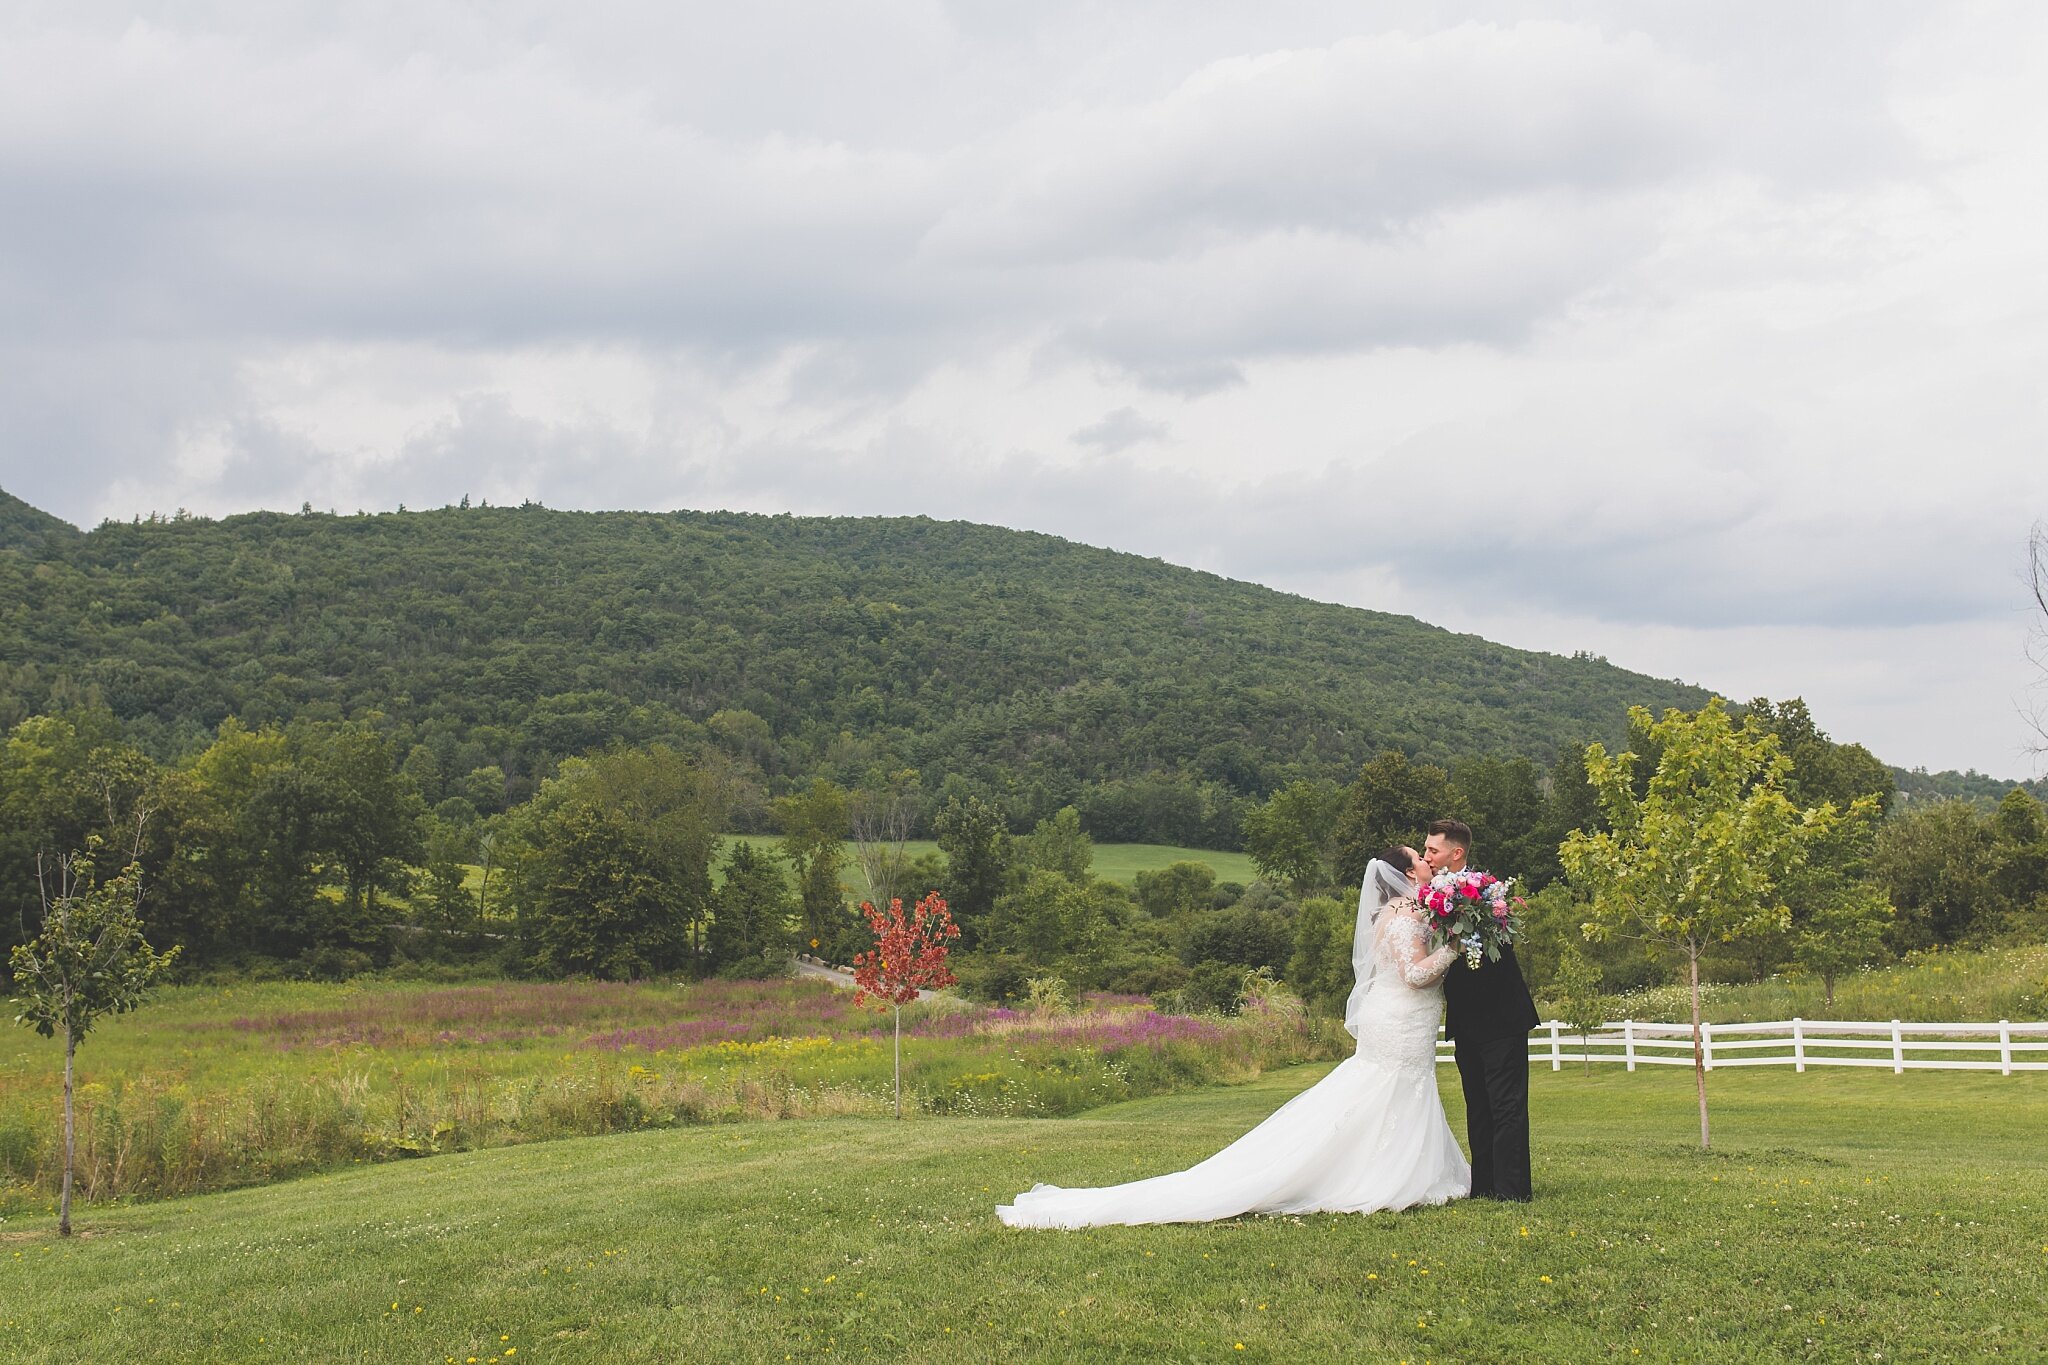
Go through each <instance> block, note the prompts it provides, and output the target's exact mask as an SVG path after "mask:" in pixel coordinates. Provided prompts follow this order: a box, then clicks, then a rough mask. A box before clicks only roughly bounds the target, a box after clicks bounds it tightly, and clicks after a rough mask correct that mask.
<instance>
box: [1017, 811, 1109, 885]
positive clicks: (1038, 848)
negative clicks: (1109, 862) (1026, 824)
mask: <svg viewBox="0 0 2048 1365" xmlns="http://www.w3.org/2000/svg"><path fill="white" fill-rule="evenodd" d="M1017 863H1018V865H1019V866H1020V867H1024V868H1036V869H1038V870H1039V871H1043V872H1057V873H1059V874H1060V875H1061V876H1063V877H1065V878H1067V879H1068V880H1069V881H1076V882H1083V881H1086V880H1088V876H1089V872H1090V870H1091V869H1092V868H1093V867H1094V866H1095V841H1094V840H1093V839H1090V838H1089V837H1088V836H1087V835H1086V834H1085V833H1083V832H1082V829H1081V813H1080V812H1079V811H1077V810H1075V809H1074V808H1073V807H1072V806H1062V807H1061V808H1060V810H1059V811H1058V812H1057V813H1056V814H1054V815H1051V816H1048V817H1047V818H1045V819H1043V820H1040V821H1039V822H1038V823H1037V824H1036V825H1035V826H1033V827H1032V830H1031V833H1029V834H1027V835H1025V836H1024V837H1023V838H1022V839H1021V840H1019V841H1018V848H1017Z"/></svg>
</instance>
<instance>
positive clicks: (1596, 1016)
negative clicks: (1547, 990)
mask: <svg viewBox="0 0 2048 1365" xmlns="http://www.w3.org/2000/svg"><path fill="white" fill-rule="evenodd" d="M1551 999H1552V1000H1553V1001H1554V1002H1555V1004H1556V1006H1557V1010H1558V1015H1559V1022H1560V1023H1562V1024H1563V1025H1564V1026H1565V1027H1566V1028H1568V1029H1570V1030H1571V1031H1572V1032H1573V1033H1576V1034H1578V1035H1579V1057H1580V1060H1581V1061H1582V1062H1584V1063H1585V1069H1586V1074H1587V1075H1589V1076H1590V1075H1592V1074H1593V1057H1592V1049H1593V1034H1594V1033H1596V1032H1597V1031H1599V1029H1600V1027H1601V1026H1602V1025H1603V1024H1605V1023H1606V1022H1607V997H1606V995H1604V994H1603V993H1602V992H1601V990H1600V969H1599V967H1597V966H1595V965H1594V964H1593V962H1592V961H1591V959H1589V958H1588V957H1587V956H1586V955H1585V953H1583V952H1581V951H1580V949H1579V946H1578V945H1577V944H1575V943H1568V944H1566V945H1565V948H1564V954H1563V956H1562V957H1560V958H1559V959H1558V963H1557V974H1556V975H1555V976H1554V977H1553V978H1552V979H1551Z"/></svg>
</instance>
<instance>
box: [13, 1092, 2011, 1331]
mask: <svg viewBox="0 0 2048 1365" xmlns="http://www.w3.org/2000/svg"><path fill="white" fill-rule="evenodd" d="M1320 1073H1321V1069H1320V1068H1307V1067H1304V1068H1297V1069H1294V1070H1291V1071H1288V1072H1284V1073H1276V1074H1273V1075H1269V1076H1268V1077H1266V1078H1264V1079H1262V1080H1260V1081H1257V1082H1254V1083H1252V1084H1249V1085H1245V1086H1240V1087H1236V1088H1230V1089H1217V1090H1212V1091H1206V1092H1200V1093H1196V1094H1189V1095H1180V1096H1173V1097H1168V1098H1162V1099H1154V1100H1145V1101H1139V1102H1134V1103H1130V1104H1125V1105H1120V1106H1116V1107H1114V1108H1110V1109H1105V1110H1099V1111H1096V1112H1095V1113H1093V1114H1090V1115H1088V1116H1086V1117H1083V1118H1079V1119H1066V1120H1038V1121H1033V1120H983V1119H942V1120H933V1119H927V1120H921V1121H915V1122H909V1123H904V1124H896V1123H891V1122H888V1121H886V1120H824V1121H816V1122H785V1123H756V1124H742V1125H730V1126H719V1127H708V1128H691V1129H680V1130H668V1131H660V1132H645V1133H634V1134H627V1135H622V1136H618V1137H605V1138H582V1139H574V1140H569V1141H563V1142H554V1143H542V1144H536V1145H532V1146H526V1147H518V1148H511V1149H505V1150H497V1151H488V1152H475V1153H464V1154H458V1155H452V1156H443V1157H435V1158H431V1159H427V1160H420V1161H413V1162H406V1163H401V1164H396V1165H384V1166H375V1167H365V1168H363V1169H360V1170H351V1171H347V1172H343V1173H339V1174H333V1175H325V1176H318V1177H313V1178H309V1179H304V1180H299V1181H294V1182H289V1183H285V1184H280V1185H272V1186H268V1187H264V1188H258V1189H248V1190H240V1191H234V1192H230V1193H226V1194H217V1195H207V1196H201V1197H197V1198H191V1199H185V1200H175V1201H166V1202H162V1203H155V1204H147V1205H139V1206H133V1207H120V1208H93V1209H88V1210H85V1211H84V1213H83V1215H82V1216H81V1217H80V1219H79V1225H80V1229H81V1235H80V1236H79V1237H77V1238H74V1239H72V1240H70V1241H68V1242H63V1241H59V1240H58V1239H57V1238H56V1237H55V1236H54V1235H53V1233H52V1230H51V1225H52V1220H51V1219H50V1218H49V1217H47V1216H42V1215H37V1216H32V1217H31V1216H17V1217H15V1218H13V1219H12V1220H11V1221H8V1222H6V1223H4V1224H0V1358H5V1359H8V1360H20V1361H59V1360H62V1361H70V1360H102V1359H111V1360H152V1361H156V1360H163V1361H175V1360H192V1361H199V1360H207V1361H212V1360H249V1361H257V1360H263V1361H271V1360H291V1361H296V1360H378V1361H382V1360H405V1361H429V1362H446V1361H449V1360H454V1361H457V1362H463V1363H464V1365H467V1362H469V1361H470V1360H472V1359H475V1360H478V1361H483V1360H489V1359H496V1360H501V1361H502V1360H505V1359H507V1358H509V1359H511V1360H513V1361H515V1362H517V1365H525V1362H528V1361H534V1362H544V1363H545V1362H556V1361H633V1360H650V1361H651V1360H679V1359H745V1360H770V1361H773V1360H783V1359H805V1360H808V1359H815V1358H818V1357H821V1356H826V1355H832V1356H845V1355H855V1356H869V1355H872V1356H876V1357H881V1358H886V1359H902V1358H913V1359H931V1360H1069V1359H1089V1360H1098V1359H1101V1360H1120V1359H1121V1360H1237V1359H1255V1360H1288V1361H1292V1360H1311V1359H1315V1360H1346V1361H1378V1360H1386V1361H1395V1360H1404V1359H1406V1360H1412V1361H1416V1362H1421V1361H1424V1360H1430V1361H1438V1362H1445V1361H1499V1360H1505V1359H1511V1358H1517V1359H1527V1360H1531V1361H1576V1360H1593V1359H1599V1360H1606V1359H1612V1360H1622V1361H1633V1360H1820V1361H1848V1360H1874V1359H1882V1360H1885V1361H1899V1360H1960V1359H1972V1360H1974V1359H2000V1358H2013V1359H2038V1358H2040V1357H2041V1356H2042V1355H2043V1354H2048V1311H2044V1310H2048V1194H2044V1193H2043V1191H2042V1189H2041V1186H2040V1184H2039V1180H2038V1177H2039V1172H2040V1151H2041V1147H2040V1142H2041V1139H2040V1134H2041V1133H2042V1132H2043V1131H2044V1128H2048V1078H2037V1077H2011V1078H2002V1077H1997V1076H1977V1075H1945V1074H1925V1073H1923V1074H1915V1075H1908V1076H1905V1077H1895V1076H1891V1075H1888V1074H1877V1075H1869V1074H1860V1073H1858V1074H1844V1073H1809V1074H1807V1075H1804V1076H1798V1075H1792V1074H1788V1073H1778V1072H1771V1073H1761V1072H1751V1073H1723V1074H1718V1075H1716V1076H1715V1077H1714V1078H1713V1083H1714V1096H1715V1115H1716V1135H1717V1142H1718V1144H1719V1146H1718V1147H1717V1149H1716V1150H1715V1151H1714V1152H1713V1153H1711V1154H1703V1153H1701V1152H1700V1151H1699V1150H1698V1149H1697V1147H1696V1146H1694V1145H1693V1144H1692V1143H1691V1142H1690V1141H1689V1140H1688V1136H1689V1134H1691V1133H1692V1132H1693V1131H1694V1120H1693V1113H1692V1093H1691V1078H1690V1077H1689V1076H1687V1075H1685V1074H1683V1073H1675V1074H1674V1073H1667V1072H1639V1073H1636V1074H1634V1075H1629V1074H1627V1073H1623V1072H1618V1071H1609V1072H1604V1073H1596V1074H1595V1075H1593V1076H1592V1077H1590V1078H1587V1077H1583V1076H1580V1075H1576V1074H1573V1073H1571V1072H1569V1071H1567V1072H1565V1073H1562V1074H1552V1073H1550V1072H1548V1071H1538V1072H1536V1073H1535V1075H1534V1094H1533V1104H1534V1112H1535V1129H1536V1174H1537V1184H1538V1200H1537V1202H1536V1203H1535V1204H1533V1205H1530V1206H1526V1207H1517V1206H1507V1205H1497V1204H1462V1203H1461V1204H1454V1205H1450V1206H1447V1207H1443V1208H1436V1209H1426V1210H1421V1211H1418V1212H1414V1213H1408V1214H1401V1215H1393V1214H1380V1215H1374V1216H1370V1217H1355V1216H1354V1217H1347V1216H1315V1217H1308V1218H1284V1219H1247V1220H1241V1221H1238V1222H1233V1223H1227V1224H1218V1225H1208V1226H1195V1227H1160V1228H1114V1229H1103V1230H1098V1231H1092V1232H1080V1233H1049V1232H1021V1231H1013V1230H1010V1229H1006V1228H1004V1227H1002V1226H1001V1225H1000V1224H999V1223H998V1222H997V1221H996V1220H995V1218H994V1216H993V1215H992V1213H991V1208H992V1206H993V1205H994V1204H995V1203H996V1202H998V1201H999V1200H1000V1199H1002V1198H1004V1197H1006V1196H1008V1195H1009V1194H1012V1193H1014V1192H1015V1191H1017V1190H1019V1189H1022V1188H1024V1187H1026V1186H1028V1185H1029V1184H1031V1183H1032V1182H1033V1181H1035V1180H1041V1179H1044V1180H1051V1181H1055V1182H1058V1183H1062V1184H1083V1183H1093V1182H1104V1181H1112V1180H1118V1179H1125V1178H1130V1177H1133V1176H1138V1175H1144V1174H1151V1173H1156V1172H1159V1171H1162V1170H1167V1169H1171V1168H1175V1167H1178V1166H1181V1165H1184V1164H1186V1163H1188V1162H1190V1161H1193V1160H1195V1159H1197V1158H1199V1157H1201V1156H1203V1155H1206V1154H1207V1153H1209V1152H1211V1151H1213V1150H1214V1149H1215V1148H1217V1147H1218V1146H1220V1145H1222V1144H1223V1143H1224V1142H1226V1141H1227V1140H1229V1138H1230V1137H1232V1136H1233V1135H1235V1134H1236V1133H1238V1132H1240V1131H1242V1130H1243V1129H1244V1128H1245V1127H1247V1126H1249V1125H1250V1124H1251V1123H1253V1122H1255V1121H1256V1120H1257V1119H1258V1118H1260V1117H1262V1116H1263V1115H1264V1114H1266V1113H1268V1112H1270V1111H1271V1109H1272V1108H1273V1107H1274V1106H1276V1105H1277V1104H1278V1103H1279V1102H1280V1101H1281V1100H1282V1099H1284V1098H1285V1097H1286V1096H1287V1095H1289V1094H1291V1093H1293V1092H1294V1091H1296V1090H1298V1089H1299V1088H1300V1087H1302V1086H1304V1085H1306V1084H1308V1083H1309V1082H1310V1081H1311V1080H1313V1079H1314V1078H1315V1077H1316V1076H1317V1075H1319V1074H1320ZM1443 1080H1444V1084H1445V1089H1446V1104H1447V1107H1449V1108H1450V1109H1451V1111H1452V1119H1453V1122H1454V1123H1457V1122H1459V1121H1460V1120H1459V1114H1458V1109H1457V1097H1456V1093H1455V1080H1454V1078H1453V1077H1452V1075H1451V1073H1450V1071H1449V1070H1448V1068H1446V1069H1445V1071H1444V1073H1443ZM1240 1347H1241V1349H1240Z"/></svg>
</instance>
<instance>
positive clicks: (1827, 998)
mask: <svg viewBox="0 0 2048 1365" xmlns="http://www.w3.org/2000/svg"><path fill="white" fill-rule="evenodd" d="M1820 992H1821V1003H1822V1004H1823V1005H1825V1006H1826V1007H1827V1008H1828V1009H1833V1008H1834V1007H1835V978H1834V974H1833V973H1827V974H1825V975H1823V976H1822V977H1821V979H1820Z"/></svg>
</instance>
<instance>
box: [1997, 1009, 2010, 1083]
mask: <svg viewBox="0 0 2048 1365" xmlns="http://www.w3.org/2000/svg"><path fill="white" fill-rule="evenodd" d="M1998 1074H1999V1075H2001V1076H2010V1075H2012V1020H2010V1019H2001V1020H1999V1021H1998Z"/></svg>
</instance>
